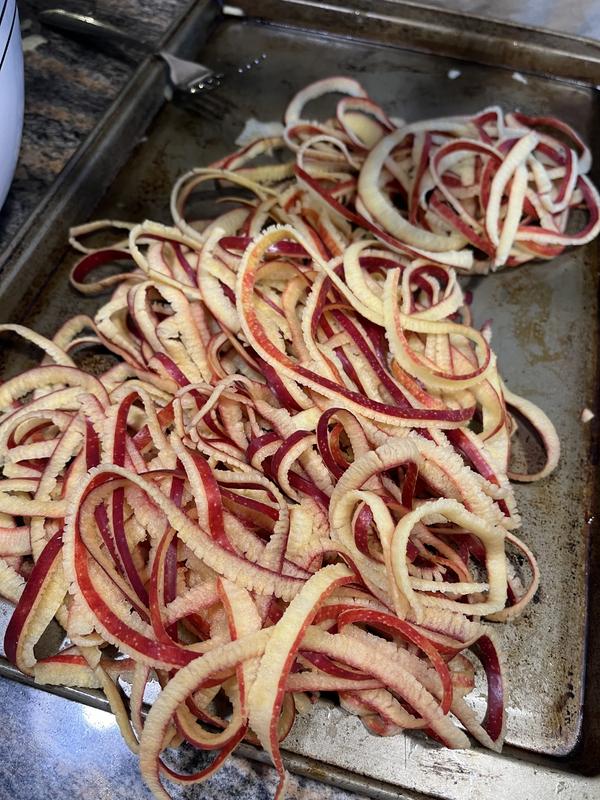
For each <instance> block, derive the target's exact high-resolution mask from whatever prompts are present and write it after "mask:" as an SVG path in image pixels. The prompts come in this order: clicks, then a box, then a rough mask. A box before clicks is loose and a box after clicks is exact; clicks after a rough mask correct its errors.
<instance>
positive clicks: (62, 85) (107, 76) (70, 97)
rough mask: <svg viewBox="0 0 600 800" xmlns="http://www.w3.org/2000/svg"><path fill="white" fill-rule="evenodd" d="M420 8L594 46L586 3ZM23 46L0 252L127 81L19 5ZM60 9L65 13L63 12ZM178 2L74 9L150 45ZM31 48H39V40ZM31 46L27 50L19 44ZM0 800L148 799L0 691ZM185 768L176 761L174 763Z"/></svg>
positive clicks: (66, 717) (233, 788) (244, 766)
mask: <svg viewBox="0 0 600 800" xmlns="http://www.w3.org/2000/svg"><path fill="white" fill-rule="evenodd" d="M428 2H429V3H430V4H431V5H440V6H442V7H446V8H448V7H455V8H463V9H465V10H468V11H470V12H472V13H479V14H487V13H489V14H490V15H495V16H504V17H506V18H511V19H513V20H515V21H518V22H522V23H524V24H536V25H542V26H547V27H552V28H555V29H558V30H564V31H568V32H570V33H580V34H584V35H586V36H597V37H600V7H598V5H597V4H594V3H593V2H591V1H590V0H576V2H572V3H568V4H566V3H561V2H560V0H554V1H553V2H547V1H545V0H536V2H530V3H523V2H522V1H521V0H518V2H517V0H514V1H513V0H507V1H506V2H504V3H503V4H502V5H501V6H500V5H499V4H498V3H494V2H492V1H491V0H453V2H448V0H428ZM18 5H19V10H20V15H21V28H22V33H23V38H24V43H25V51H26V52H25V80H26V106H25V124H24V131H23V145H22V149H21V155H20V160H19V164H18V167H17V171H16V175H15V180H14V183H13V186H12V188H11V191H10V193H9V196H8V198H7V201H6V204H5V205H4V207H3V209H2V211H1V212H0V248H2V247H4V246H6V244H7V242H9V241H10V240H11V237H13V236H14V234H15V232H16V231H17V230H18V229H19V227H20V226H21V224H22V223H23V221H24V220H25V219H26V218H27V216H28V215H29V214H30V212H31V211H32V210H33V209H34V208H35V206H36V204H37V203H38V202H39V200H40V199H41V198H42V197H43V194H44V192H45V190H46V189H47V188H48V187H49V186H50V185H51V184H52V181H53V180H54V179H55V178H56V176H57V175H58V174H59V173H60V171H61V170H62V169H63V167H64V166H65V164H66V162H67V161H68V159H69V158H70V156H71V155H72V154H73V153H74V152H75V151H76V149H77V147H78V146H79V145H80V144H81V142H82V141H83V140H84V138H85V136H86V135H87V134H88V133H89V132H90V131H91V130H92V129H93V127H94V125H95V124H96V122H97V120H98V119H99V117H100V116H101V114H102V113H103V112H104V111H105V109H106V108H107V107H108V105H109V104H110V102H111V101H112V99H113V98H114V97H115V95H116V94H117V93H118V91H119V90H120V89H121V87H122V86H123V84H124V83H125V81H126V80H127V78H128V76H129V75H130V73H131V70H132V66H133V62H132V63H130V64H126V63H124V62H123V61H122V60H117V59H115V58H112V57H110V56H108V55H105V54H102V53H100V52H98V51H96V50H93V49H90V48H89V47H86V46H84V45H82V44H79V43H77V42H75V41H73V40H70V39H67V38H65V37H63V36H62V35H60V34H58V33H54V32H52V31H49V30H47V29H43V30H42V29H40V26H39V25H38V24H37V22H36V21H35V11H34V8H33V7H34V6H35V7H38V8H39V7H42V6H46V7H50V6H53V5H58V4H57V3H52V2H47V1H46V2H36V3H30V2H24V1H23V2H19V3H18ZM69 5H70V6H72V5H73V4H72V3H70V4H69ZM186 5H187V0H101V1H100V2H97V3H93V2H87V3H85V2H84V3H80V4H79V6H80V9H79V10H86V9H90V8H91V7H94V6H95V8H96V11H97V13H98V15H102V16H103V17H104V18H107V19H109V20H112V21H113V22H114V21H118V23H119V25H121V26H122V27H123V28H125V29H129V30H131V31H137V30H139V21H140V20H143V21H144V29H145V38H146V39H153V40H154V41H158V38H159V37H160V35H161V33H162V32H163V31H164V30H165V29H166V28H167V27H168V25H169V24H170V23H171V22H172V20H173V19H174V17H175V16H176V15H177V14H178V13H180V12H181V11H182V9H183V8H184V7H185V6H186ZM40 36H41V37H42V38H41V39H40V38H39V37H40ZM31 37H37V38H31ZM0 720H1V725H2V732H3V736H2V740H1V742H0V800H16V798H24V797H27V798H28V800H42V798H44V800H47V798H57V797H60V796H64V797H67V798H71V799H72V800H88V798H89V800H142V799H144V800H145V799H146V798H149V797H150V793H149V792H148V791H147V789H146V788H145V787H144V785H143V783H142V781H141V778H140V776H139V770H138V767H137V759H136V757H135V756H134V755H132V754H131V753H130V752H129V751H128V750H127V748H126V747H125V745H124V743H123V741H122V739H121V736H120V734H119V732H118V729H117V726H116V724H115V721H114V718H113V717H112V715H111V714H108V713H106V712H103V711H99V710H96V709H93V708H90V707H87V706H82V705H79V704H77V703H74V702H70V701H68V700H64V699H62V698H59V697H57V696H54V695H52V694H47V693H45V692H41V691H39V690H38V689H33V688H30V687H27V686H23V685H20V684H15V683H12V682H9V681H7V680H5V679H0ZM184 757H185V756H184ZM275 785H276V778H275V774H274V771H273V770H272V769H271V768H270V767H267V766H264V765H261V764H257V763H253V762H250V761H247V760H245V759H243V758H239V757H233V758H230V759H229V761H228V762H227V764H226V766H225V767H224V768H223V770H222V771H221V772H220V773H218V775H217V776H216V777H215V778H213V779H212V780H211V781H209V782H208V783H206V784H203V785H201V786H200V787H195V788H192V789H183V790H181V789H178V790H176V797H178V798H188V799H189V800H191V799H192V798H200V797H202V798H213V797H214V798H217V797H218V798H219V799H220V798H222V797H230V798H239V800H243V799H245V798H248V800H250V799H251V798H252V800H255V799H256V798H268V797H272V796H273V794H274V789H275ZM288 797H289V798H290V800H310V798H312V797H314V798H322V799H323V800H330V799H331V800H350V798H354V800H360V796H359V795H351V794H349V793H346V792H343V791H338V790H335V789H332V788H330V787H327V786H324V785H322V784H319V783H316V782H314V781H311V780H307V779H303V778H297V777H293V776H292V778H291V780H290V789H289V793H288Z"/></svg>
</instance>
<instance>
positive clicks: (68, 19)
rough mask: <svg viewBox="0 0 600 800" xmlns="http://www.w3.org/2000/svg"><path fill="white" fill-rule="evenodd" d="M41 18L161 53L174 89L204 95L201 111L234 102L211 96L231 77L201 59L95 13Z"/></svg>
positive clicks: (218, 110) (242, 68) (52, 11)
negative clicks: (176, 51)
mask: <svg viewBox="0 0 600 800" xmlns="http://www.w3.org/2000/svg"><path fill="white" fill-rule="evenodd" d="M37 18H38V20H39V22H41V23H42V24H43V25H47V26H49V27H52V28H56V29H58V30H60V31H61V32H64V31H66V32H68V33H72V34H76V35H80V36H86V37H88V38H89V39H90V40H91V41H93V42H94V43H95V44H97V43H100V42H108V43H110V44H115V45H121V46H126V47H127V48H132V49H134V50H138V51H140V50H141V51H143V52H144V53H145V54H149V53H152V54H154V55H156V56H158V57H159V58H161V59H162V60H163V61H164V62H165V64H166V65H167V70H168V75H169V80H170V82H171V85H172V87H173V88H174V89H176V90H177V91H179V92H181V93H183V94H187V95H190V96H192V97H195V96H201V100H202V103H200V104H199V106H198V110H205V111H207V112H208V113H210V114H211V115H212V114H222V113H224V112H225V111H226V109H227V107H228V106H229V105H230V104H229V103H228V102H227V101H226V100H224V99H223V98H219V97H217V96H214V95H210V97H209V94H210V93H211V92H213V91H214V90H215V89H218V88H219V87H220V86H221V83H222V82H223V80H224V79H225V78H226V77H228V75H226V74H225V73H223V72H216V71H215V70H214V69H211V67H208V66H206V65H204V64H200V63H198V62H197V61H189V60H187V59H185V58H179V57H178V56H175V55H173V54H172V53H168V52H167V51H166V50H159V51H156V50H155V49H154V47H153V45H152V44H151V43H149V42H146V41H144V40H143V39H138V38H136V37H134V36H132V35H131V34H129V33H126V32H125V31H122V30H121V29H120V28H117V27H116V26H115V25H111V24H110V23H109V22H105V21H103V20H100V19H98V18H97V17H95V16H93V15H92V14H79V13H76V12H73V11H68V10H66V9H64V8H47V9H44V10H43V11H39V12H38V15H37ZM266 57H267V56H266V53H261V54H260V56H258V57H256V58H253V59H251V60H250V61H247V62H244V63H242V64H240V65H239V66H238V67H237V68H236V73H237V74H243V73H245V72H248V71H249V70H251V69H253V68H254V67H256V66H258V65H259V64H260V63H261V62H262V61H264V60H265V58H266Z"/></svg>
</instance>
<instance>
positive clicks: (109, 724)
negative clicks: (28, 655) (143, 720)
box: [0, 679, 366, 800]
mask: <svg viewBox="0 0 600 800" xmlns="http://www.w3.org/2000/svg"><path fill="white" fill-rule="evenodd" d="M0 728H1V730H2V736H1V739H0V800H58V798H64V800H151V797H152V795H151V793H150V792H149V791H148V790H147V789H146V788H145V786H144V785H143V783H142V780H141V778H140V775H139V770H138V765H137V758H136V756H134V755H133V754H132V753H131V752H130V751H129V750H128V749H127V747H126V746H125V744H124V743H123V740H122V739H121V735H120V733H119V730H118V728H117V725H116V723H115V721H114V717H113V716H112V714H109V713H107V712H106V711H98V710H97V709H95V708H90V707H89V706H83V705H80V704H79V703H75V702H71V701H69V700H63V699H62V698H60V697H56V696H55V695H52V694H47V693H46V692H42V691H39V690H38V689H32V688H29V687H28V686H22V685H20V684H16V683H12V682H10V681H7V680H5V679H0ZM186 762H187V763H186ZM192 764H193V765H194V766H196V768H197V767H198V763H197V761H195V762H192V761H191V759H190V757H189V753H187V754H185V753H184V754H183V756H182V758H181V759H180V763H178V764H177V766H179V767H180V768H182V769H185V768H189V767H191V766H192ZM276 785H277V779H276V775H275V771H274V770H273V769H272V768H271V767H267V766H265V765H263V764H259V763H255V762H252V761H247V760H246V759H243V758H237V757H232V758H230V759H229V760H228V762H227V763H226V764H225V766H224V767H223V769H222V770H221V771H220V772H219V773H218V774H217V775H216V776H215V777H214V778H212V779H211V780H210V781H207V782H206V783H204V784H202V785H201V786H196V787H188V788H185V789H179V788H176V789H175V790H174V791H173V792H172V794H173V797H174V798H176V799H177V800H200V798H202V800H223V799H224V798H228V800H267V799H268V798H271V797H273V795H274V793H275V788H276ZM288 800H366V798H364V799H363V798H361V797H360V796H359V795H350V794H348V793H347V792H342V791H339V790H336V789H332V788H330V787H329V786H324V785H323V784H320V783H316V782H315V781H309V780H305V779H303V778H297V777H295V776H291V778H290V783H289V791H288Z"/></svg>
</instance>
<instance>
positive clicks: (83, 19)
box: [37, 8, 156, 55]
mask: <svg viewBox="0 0 600 800" xmlns="http://www.w3.org/2000/svg"><path fill="white" fill-rule="evenodd" d="M37 16H38V20H39V21H40V22H41V23H42V24H43V25H48V27H50V28H56V29H58V30H60V31H68V32H69V33H75V34H79V35H80V36H89V37H91V38H93V39H95V40H96V41H101V42H108V43H109V44H117V45H122V46H125V47H128V48H131V49H134V50H136V51H137V52H140V51H142V52H143V53H144V55H149V54H150V53H153V52H154V51H155V49H156V48H155V47H154V46H153V45H152V44H151V43H150V42H146V41H144V40H143V39H139V38H137V37H136V36H132V35H131V34H130V33H126V32H125V31H122V30H121V29H120V28H117V27H116V26H115V25H111V24H110V23H109V22H103V21H102V20H99V19H96V17H93V16H90V15H88V14H77V13H75V12H73V11H67V10H66V9H64V8H47V9H45V10H44V11H40V12H39V14H38V15H37Z"/></svg>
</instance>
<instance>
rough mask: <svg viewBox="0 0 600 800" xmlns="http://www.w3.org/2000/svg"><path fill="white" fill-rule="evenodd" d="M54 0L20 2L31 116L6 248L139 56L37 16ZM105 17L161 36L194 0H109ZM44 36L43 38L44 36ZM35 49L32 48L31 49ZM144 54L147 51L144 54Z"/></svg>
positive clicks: (8, 210)
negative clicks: (111, 51) (126, 55)
mask: <svg viewBox="0 0 600 800" xmlns="http://www.w3.org/2000/svg"><path fill="white" fill-rule="evenodd" d="M59 5H60V3H51V2H35V3H33V2H31V3H30V2H20V1H19V2H18V3H17V6H18V8H19V14H20V17H21V33H22V37H23V43H24V50H25V119H24V125H23V143H22V146H21V153H20V157H19V163H18V165H17V170H16V173H15V178H14V181H13V184H12V187H11V190H10V192H9V195H8V197H7V199H6V203H5V204H4V207H3V208H2V210H1V211H0V252H1V251H2V249H3V248H4V246H5V245H6V244H7V243H8V242H9V241H10V239H11V237H12V236H14V234H15V232H16V231H17V230H18V229H19V227H20V226H21V224H22V223H23V222H24V220H25V219H26V218H27V216H28V215H29V214H30V213H31V211H32V210H33V209H34V208H35V206H36V205H37V203H38V202H39V200H40V199H41V198H42V196H43V194H44V191H45V190H46V189H47V188H48V187H49V186H50V185H51V183H52V181H53V180H54V179H55V178H56V176H57V175H58V174H59V172H60V171H61V170H62V168H63V167H64V166H65V164H66V163H67V161H68V160H69V158H70V157H71V156H72V155H73V153H74V152H75V151H76V149H77V148H78V146H79V145H80V144H81V143H82V141H83V140H84V138H85V137H86V135H87V134H88V133H89V132H90V131H91V130H92V129H93V127H94V125H95V124H96V122H97V121H98V119H99V118H100V116H101V114H102V113H103V112H104V111H105V110H106V109H107V108H108V106H109V104H110V102H111V101H112V100H113V99H114V97H115V96H116V94H117V93H118V92H119V90H120V89H121V88H122V86H123V85H124V83H125V81H126V80H127V78H128V77H129V75H130V74H131V71H132V67H133V65H134V63H135V61H134V58H132V59H131V61H130V63H129V64H128V63H126V62H125V61H124V59H122V58H121V59H118V58H115V57H111V56H109V55H105V54H104V53H101V52H100V51H99V50H97V49H94V48H92V47H89V46H86V45H85V44H81V43H80V42H78V41H76V40H75V39H72V38H68V37H66V36H63V35H61V34H60V33H57V32H54V31H52V30H50V29H48V28H42V27H41V26H40V25H39V23H38V22H37V21H36V16H35V9H36V8H43V7H51V6H55V7H56V6H59ZM65 5H67V6H68V7H69V8H71V7H77V8H78V9H80V10H84V8H86V7H87V8H92V7H93V6H95V7H96V13H97V14H98V16H99V17H102V18H103V19H106V20H108V21H113V22H118V23H119V25H120V26H121V27H122V28H123V29H125V30H131V31H138V30H139V21H140V20H143V26H144V39H146V40H147V41H150V42H156V41H158V39H159V38H160V35H161V33H162V32H163V31H164V30H166V28H167V27H168V26H169V25H170V24H171V22H172V21H173V19H174V18H175V16H176V15H177V14H178V13H181V11H182V9H184V8H185V7H186V6H187V5H188V0H104V2H103V1H102V0H101V1H100V2H97V3H93V2H89V3H87V4H86V3H80V4H73V3H65ZM40 37H41V39H40ZM29 48H31V49H29ZM138 57H139V56H138Z"/></svg>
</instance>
